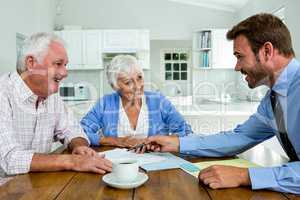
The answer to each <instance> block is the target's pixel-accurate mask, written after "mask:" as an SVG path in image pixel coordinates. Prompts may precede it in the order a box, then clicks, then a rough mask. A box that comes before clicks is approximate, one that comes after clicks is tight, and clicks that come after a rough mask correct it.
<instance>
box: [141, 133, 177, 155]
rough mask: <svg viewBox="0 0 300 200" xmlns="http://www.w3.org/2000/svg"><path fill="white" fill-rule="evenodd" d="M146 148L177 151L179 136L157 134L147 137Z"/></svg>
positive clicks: (149, 149) (159, 150)
mask: <svg viewBox="0 0 300 200" xmlns="http://www.w3.org/2000/svg"><path fill="white" fill-rule="evenodd" d="M145 144H146V149H144V150H148V151H155V152H179V138H178V136H177V135H172V136H163V135H157V136H152V137H149V138H147V140H146V142H145Z"/></svg>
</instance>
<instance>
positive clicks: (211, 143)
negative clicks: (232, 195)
mask: <svg viewBox="0 0 300 200" xmlns="http://www.w3.org/2000/svg"><path fill="white" fill-rule="evenodd" d="M299 69H300V64H299V62H298V61H297V60H296V59H292V60H291V62H290V63H289V64H288V66H287V67H286V68H285V69H284V70H283V71H282V73H281V74H280V76H279V77H278V79H277V80H276V83H275V84H274V86H273V87H272V89H273V90H274V91H275V92H276V93H277V95H278V98H279V101H280V103H281V105H282V108H283V112H284V119H285V125H286V127H287V132H288V137H289V139H290V141H291V143H292V145H293V147H294V149H295V150H296V152H297V155H298V157H299V158H300V70H299ZM273 136H276V137H277V138H278V140H279V142H280V143H281V141H280V137H279V134H278V131H277V125H276V121H275V118H274V115H273V110H272V106H271V101H270V90H269V91H268V92H267V94H266V96H265V97H264V98H263V100H262V101H261V103H260V105H259V106H258V108H257V112H256V113H255V114H253V115H252V116H251V117H250V118H249V119H248V120H247V121H246V122H244V123H243V124H241V125H238V126H237V127H236V128H235V129H234V130H232V131H226V132H220V133H218V134H215V135H210V136H200V135H190V136H186V137H182V138H180V152H181V153H190V154H194V155H197V156H212V157H220V156H232V155H236V154H238V153H241V152H243V151H245V150H247V149H250V148H251V147H253V146H255V145H257V144H258V143H260V142H263V141H265V140H267V139H269V138H271V137H273ZM249 175H250V179H251V184H252V189H270V190H275V191H280V192H289V193H296V194H300V161H297V162H289V163H286V164H284V165H282V166H278V167H264V168H249Z"/></svg>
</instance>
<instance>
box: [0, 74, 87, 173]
mask: <svg viewBox="0 0 300 200" xmlns="http://www.w3.org/2000/svg"><path fill="white" fill-rule="evenodd" d="M37 99H38V96H36V95H35V94H34V93H33V92H32V91H31V90H30V88H29V87H28V86H27V85H26V84H25V82H24V81H23V80H22V78H21V77H20V76H19V74H18V73H17V72H14V73H9V74H6V75H3V76H2V77H0V178H1V177H5V176H6V175H13V174H21V173H27V172H28V171H29V170H30V164H31V160H32V156H33V154H34V153H49V152H50V151H51V145H52V143H53V142H55V141H58V140H59V141H63V143H64V145H65V147H67V146H68V144H69V143H70V141H71V140H72V139H73V138H75V137H82V138H85V139H86V140H87V141H88V139H87V137H86V136H85V134H84V132H83V131H82V129H81V127H80V125H79V123H78V122H77V121H75V119H74V117H73V114H72V112H70V110H69V109H68V108H67V107H66V106H65V104H64V103H63V101H62V100H61V98H60V97H59V95H58V94H53V95H50V96H49V97H48V98H47V99H45V100H42V101H41V102H39V104H38V106H37V108H36V102H37Z"/></svg>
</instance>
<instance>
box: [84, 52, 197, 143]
mask: <svg viewBox="0 0 300 200" xmlns="http://www.w3.org/2000/svg"><path fill="white" fill-rule="evenodd" d="M106 74H107V79H108V82H109V84H110V85H111V87H112V88H113V89H114V90H115V91H116V92H114V93H112V94H109V95H105V96H104V97H102V98H101V99H100V100H99V101H98V102H97V103H96V105H95V106H94V107H93V108H92V109H91V110H90V111H89V112H88V113H87V114H86V115H85V116H84V117H83V118H82V120H81V125H82V127H83V129H84V131H85V133H86V134H87V135H88V137H89V139H90V141H91V144H92V145H94V146H98V145H110V146H119V147H133V146H134V145H137V144H139V143H142V142H143V140H144V139H143V138H146V137H147V136H152V135H156V134H160V135H170V134H176V135H178V136H185V135H188V134H189V133H191V132H192V131H191V128H190V126H189V125H188V124H187V123H186V122H185V120H184V119H183V118H182V116H181V115H180V114H179V113H178V112H177V111H176V109H175V108H174V106H173V105H172V104H171V103H170V101H168V100H167V99H166V98H165V97H164V96H163V95H161V94H159V93H155V92H147V91H145V92H144V73H143V70H142V69H141V67H140V66H139V64H138V63H137V60H136V58H135V57H133V56H130V55H119V56H116V57H114V58H113V60H112V61H111V63H110V65H109V66H108V67H107V69H106Z"/></svg>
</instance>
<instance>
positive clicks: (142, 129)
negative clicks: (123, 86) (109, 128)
mask: <svg viewBox="0 0 300 200" xmlns="http://www.w3.org/2000/svg"><path fill="white" fill-rule="evenodd" d="M119 108H120V109H119V123H118V137H126V136H132V137H138V138H145V137H147V136H148V127H149V116H148V107H147V104H146V98H145V96H143V97H142V106H141V109H140V113H139V116H138V120H137V125H136V129H135V130H134V129H133V128H132V127H131V124H130V121H129V119H128V116H127V114H126V112H125V109H124V107H123V105H122V100H121V97H120V105H119Z"/></svg>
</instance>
